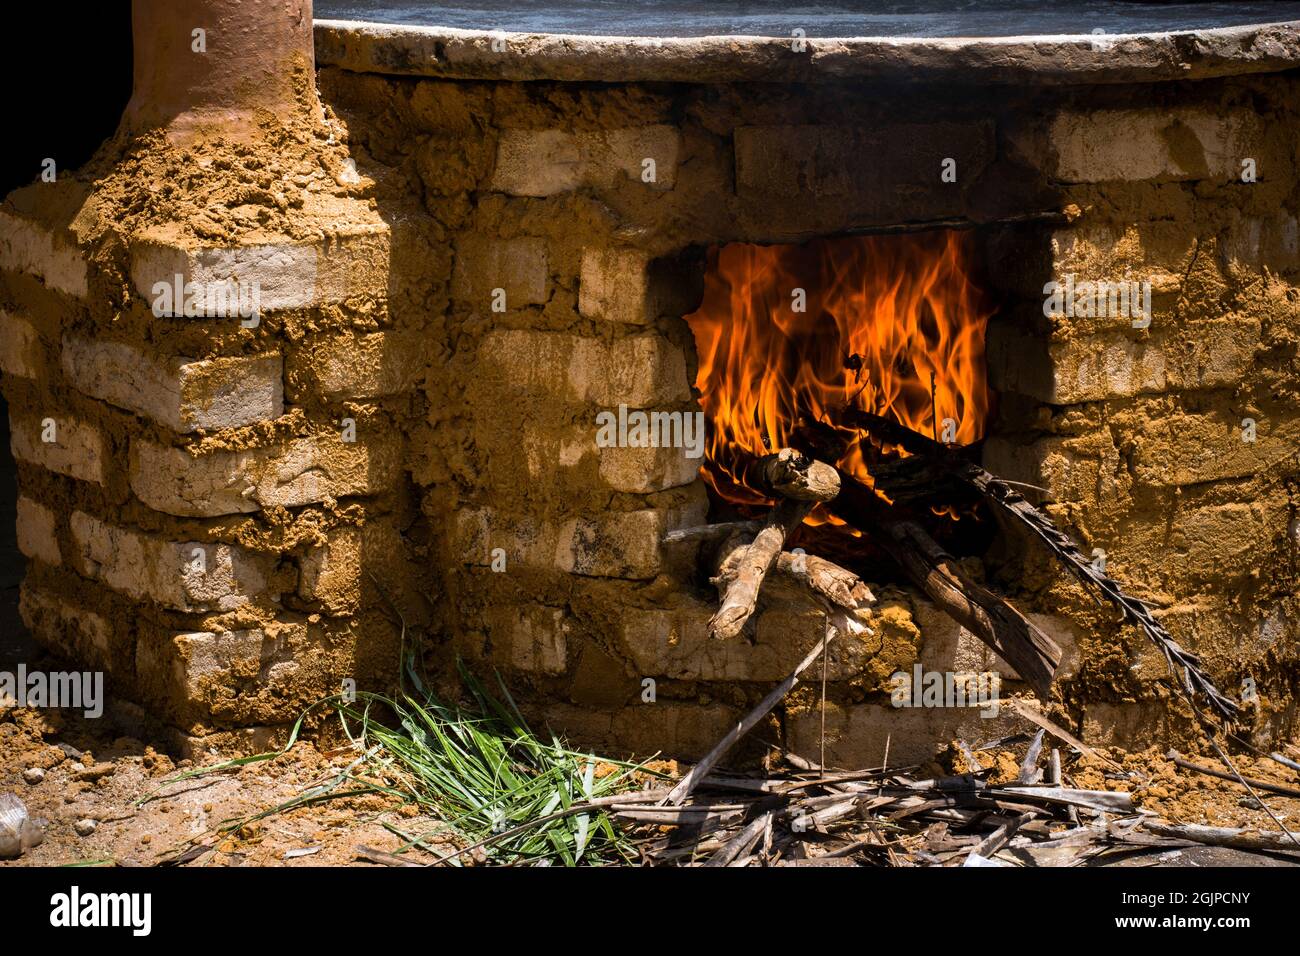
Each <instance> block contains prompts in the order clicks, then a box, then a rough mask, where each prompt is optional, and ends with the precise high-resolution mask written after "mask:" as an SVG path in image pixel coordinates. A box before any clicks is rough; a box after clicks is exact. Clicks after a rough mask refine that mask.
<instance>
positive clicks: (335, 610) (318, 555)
mask: <svg viewBox="0 0 1300 956" xmlns="http://www.w3.org/2000/svg"><path fill="white" fill-rule="evenodd" d="M299 569H300V573H299V578H298V596H299V597H301V598H302V599H303V600H305V601H320V602H321V604H322V605H324V607H325V610H326V612H327V613H329V614H334V615H343V614H350V613H353V612H355V611H356V610H357V608H358V607H359V606H360V604H361V529H359V528H348V527H344V528H335V529H334V530H333V531H331V532H330V533H329V535H328V537H327V539H326V541H325V543H324V544H322V545H319V546H318V547H315V548H312V549H311V550H310V551H308V552H307V553H306V554H305V555H303V557H302V560H301V561H299Z"/></svg>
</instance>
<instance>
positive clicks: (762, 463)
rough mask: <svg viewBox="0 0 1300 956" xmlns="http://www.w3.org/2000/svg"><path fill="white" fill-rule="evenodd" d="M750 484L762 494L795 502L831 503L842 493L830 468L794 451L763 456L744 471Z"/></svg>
mask: <svg viewBox="0 0 1300 956" xmlns="http://www.w3.org/2000/svg"><path fill="white" fill-rule="evenodd" d="M744 477H745V479H746V481H747V483H748V484H750V485H752V486H753V487H755V488H758V489H759V490H760V491H764V492H767V493H768V494H770V495H772V496H773V497H774V498H775V497H780V498H788V499H790V500H793V501H830V500H831V499H832V498H834V497H835V496H836V495H837V494H838V493H839V490H840V481H839V476H838V475H837V474H836V473H835V469H834V468H833V467H831V466H830V465H828V464H826V463H824V462H820V461H816V460H815V459H812V458H809V457H807V456H806V455H804V454H802V453H801V452H798V451H796V450H795V449H793V448H782V449H781V450H780V451H778V452H777V453H776V454H774V455H764V456H763V457H762V458H758V459H756V460H754V461H752V462H751V463H750V464H749V465H748V466H747V467H746V468H745V469H744Z"/></svg>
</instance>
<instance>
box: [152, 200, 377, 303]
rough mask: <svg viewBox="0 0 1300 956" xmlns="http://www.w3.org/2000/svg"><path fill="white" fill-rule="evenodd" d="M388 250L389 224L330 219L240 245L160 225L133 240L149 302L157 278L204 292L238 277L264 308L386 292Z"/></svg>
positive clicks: (323, 301) (331, 300)
mask: <svg viewBox="0 0 1300 956" xmlns="http://www.w3.org/2000/svg"><path fill="white" fill-rule="evenodd" d="M370 215H373V214H370ZM389 256H390V249H389V232H388V227H387V225H385V224H382V223H379V224H372V223H365V224H360V225H352V226H335V225H331V226H330V227H329V232H328V235H327V236H326V237H324V238H322V239H318V240H315V241H312V242H295V241H285V242H276V243H249V244H246V245H235V246H216V245H201V244H195V243H194V242H192V241H191V240H188V239H182V238H179V237H178V236H177V235H176V233H175V232H174V231H173V230H171V229H169V228H158V229H153V230H150V231H147V232H145V233H142V234H141V235H139V236H137V237H136V238H135V239H133V240H132V242H131V280H132V283H133V284H134V286H135V289H136V291H137V292H138V293H139V294H140V295H141V296H143V297H144V299H145V301H146V302H148V303H150V305H151V307H152V305H153V303H154V302H155V301H156V300H157V293H156V292H155V285H156V284H158V283H165V284H166V285H168V286H169V287H170V286H172V285H173V284H174V283H175V279H176V276H178V275H179V276H180V277H181V282H183V283H193V284H194V286H195V288H196V289H197V290H202V291H203V292H204V294H205V295H206V294H208V293H210V292H215V291H216V290H217V289H218V288H219V287H221V286H223V285H224V284H227V283H236V282H237V283H240V284H241V285H240V286H237V288H240V289H243V290H250V291H251V290H255V291H256V293H257V295H256V299H257V302H258V304H259V306H260V310H261V311H262V312H266V311H273V310H278V309H301V308H307V307H310V306H316V305H327V304H330V303H336V302H342V301H344V300H346V299H349V298H351V297H353V296H360V295H368V296H382V295H385V294H386V293H387V291H388V273H389ZM245 295H248V293H247V292H245ZM178 311H179V310H176V309H173V314H175V313H177V312H178ZM221 311H222V314H223V315H225V316H228V317H233V316H235V315H236V314H238V309H236V308H234V307H232V306H227V308H225V309H224V310H221Z"/></svg>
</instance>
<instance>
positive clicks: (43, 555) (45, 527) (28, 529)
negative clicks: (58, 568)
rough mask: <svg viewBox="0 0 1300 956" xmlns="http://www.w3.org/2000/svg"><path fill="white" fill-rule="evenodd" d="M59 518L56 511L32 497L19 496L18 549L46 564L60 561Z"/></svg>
mask: <svg viewBox="0 0 1300 956" xmlns="http://www.w3.org/2000/svg"><path fill="white" fill-rule="evenodd" d="M57 525H58V520H57V518H56V517H55V515H54V512H53V511H51V510H50V509H49V508H47V507H45V506H44V505H41V504H37V503H36V502H35V501H33V500H32V499H31V498H28V497H25V496H23V495H19V496H18V515H17V532H18V550H19V551H21V552H22V553H23V554H25V555H26V556H27V557H29V558H35V559H36V560H38V561H44V562H45V563H46V564H51V565H57V564H59V563H60V560H61V556H60V554H59V539H58V533H57V531H56V528H57Z"/></svg>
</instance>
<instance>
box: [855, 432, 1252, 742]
mask: <svg viewBox="0 0 1300 956" xmlns="http://www.w3.org/2000/svg"><path fill="white" fill-rule="evenodd" d="M843 418H844V421H845V422H846V423H848V424H850V425H853V426H854V427H857V428H861V429H862V430H864V431H866V432H868V433H869V434H871V435H872V436H873V437H875V438H876V439H877V440H879V441H884V442H888V443H890V444H893V445H898V446H899V447H901V448H903V449H905V450H906V451H908V452H910V453H911V454H913V455H919V456H923V457H925V458H926V459H927V460H928V461H929V462H932V463H936V464H942V465H943V466H944V468H945V469H946V470H947V471H948V472H950V473H951V474H952V476H953V477H954V478H956V479H958V480H960V481H962V482H963V483H965V484H966V485H968V486H969V487H971V488H973V489H974V490H975V491H977V492H978V493H979V494H980V496H981V497H982V498H983V499H984V500H985V501H987V502H989V504H990V505H992V506H993V507H995V508H997V509H998V510H999V511H1000V512H1001V513H1003V514H1005V515H1008V516H1009V517H1011V518H1012V519H1013V520H1014V521H1015V522H1016V523H1017V525H1018V526H1019V527H1021V528H1024V529H1026V530H1028V531H1029V532H1030V534H1031V535H1032V536H1033V537H1034V538H1035V539H1036V540H1038V541H1039V542H1041V543H1042V544H1043V545H1045V546H1046V547H1047V549H1048V550H1049V551H1050V552H1051V554H1052V555H1053V556H1054V557H1055V558H1056V559H1057V560H1058V561H1060V562H1061V563H1062V564H1063V565H1064V566H1065V568H1066V570H1068V571H1069V572H1070V573H1071V574H1073V575H1074V576H1075V577H1076V578H1077V579H1078V580H1079V582H1080V583H1082V584H1083V585H1084V586H1085V587H1088V588H1090V589H1092V590H1093V591H1096V592H1098V593H1100V594H1101V596H1102V597H1104V598H1106V600H1108V601H1109V602H1110V603H1111V604H1113V605H1115V607H1117V608H1119V610H1120V613H1121V615H1122V616H1123V618H1124V620H1125V621H1127V622H1128V623H1130V624H1133V625H1135V626H1137V627H1138V628H1139V629H1141V630H1142V632H1143V633H1144V634H1146V636H1147V638H1148V639H1149V640H1150V641H1151V642H1152V643H1153V644H1155V646H1156V647H1157V648H1158V649H1159V650H1160V652H1161V653H1162V654H1163V655H1164V657H1165V661H1166V663H1167V664H1168V665H1169V669H1170V670H1171V671H1172V672H1173V673H1175V674H1177V675H1178V677H1180V678H1181V682H1182V685H1183V688H1184V690H1186V692H1187V694H1188V696H1189V697H1192V698H1194V697H1195V696H1196V695H1197V694H1200V695H1201V696H1202V697H1204V698H1205V700H1206V701H1208V702H1209V704H1210V706H1211V707H1213V708H1214V710H1215V711H1217V712H1218V714H1219V715H1220V716H1221V717H1223V718H1224V719H1227V720H1231V719H1232V718H1233V717H1234V716H1235V715H1236V713H1237V709H1238V708H1237V704H1236V702H1235V701H1233V700H1232V699H1231V698H1229V697H1227V696H1226V695H1225V694H1224V693H1223V692H1222V691H1220V690H1219V689H1218V687H1217V686H1215V684H1214V682H1213V681H1212V680H1211V679H1210V677H1209V676H1208V675H1207V674H1206V673H1205V672H1204V671H1203V670H1202V669H1201V661H1200V658H1199V657H1197V655H1195V654H1193V653H1191V652H1190V651H1186V650H1184V649H1183V648H1182V646H1181V645H1179V643H1178V642H1177V641H1176V640H1174V638H1173V636H1172V635H1171V634H1170V633H1169V632H1168V631H1166V630H1165V629H1164V627H1163V626H1162V625H1161V624H1160V623H1159V622H1157V621H1156V619H1155V618H1154V617H1152V616H1151V611H1150V609H1149V608H1148V607H1147V605H1146V604H1145V603H1144V602H1143V601H1141V600H1139V599H1137V598H1135V597H1133V596H1132V595H1130V594H1128V593H1126V592H1125V591H1124V589H1123V588H1121V587H1120V586H1119V584H1118V582H1116V581H1115V580H1114V579H1113V578H1111V577H1110V576H1109V575H1107V574H1106V573H1105V572H1103V571H1101V570H1099V569H1098V568H1096V567H1095V566H1094V565H1093V563H1092V562H1091V561H1089V560H1088V559H1087V558H1086V557H1084V556H1083V553H1082V552H1081V551H1080V550H1079V546H1078V545H1077V544H1075V543H1074V541H1073V540H1072V539H1071V538H1070V536H1069V535H1067V534H1065V533H1064V532H1063V531H1061V530H1060V529H1059V528H1057V527H1056V525H1055V523H1053V521H1052V519H1051V518H1049V517H1048V516H1047V515H1046V514H1044V513H1043V512H1042V511H1041V510H1040V509H1038V508H1035V507H1034V506H1033V505H1032V504H1030V503H1029V502H1028V501H1026V500H1025V498H1024V496H1023V495H1021V494H1020V493H1019V492H1018V491H1016V490H1015V488H1013V487H1012V486H1011V485H1010V484H1008V483H1007V482H1005V481H1003V480H1001V479H1000V478H998V477H997V476H996V475H994V474H992V473H991V472H988V471H986V470H985V469H983V468H981V467H980V466H979V465H977V464H975V463H974V462H972V461H968V460H967V459H965V458H962V457H961V455H960V454H959V453H958V452H956V451H955V450H954V449H952V448H949V447H948V446H946V445H942V444H940V443H939V442H936V441H934V440H933V439H931V438H927V437H926V436H925V435H922V434H920V433H919V432H915V431H912V430H911V429H910V428H907V427H905V426H903V425H900V424H898V423H897V422H893V421H890V420H889V419H886V418H881V417H880V416H879V415H873V414H871V413H870V412H864V411H861V410H859V409H854V408H849V409H845V410H844V412H843Z"/></svg>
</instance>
